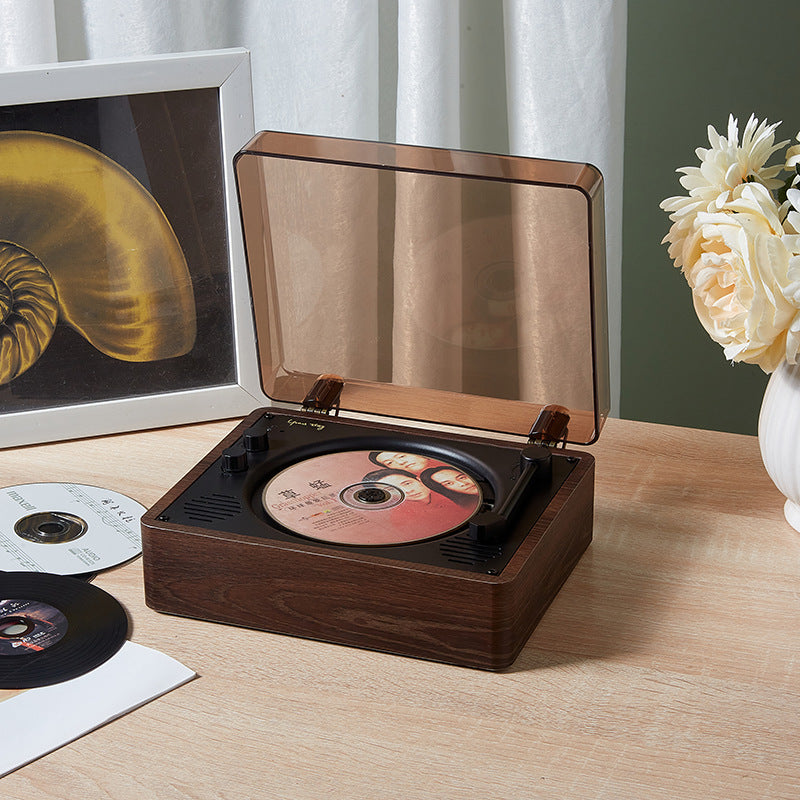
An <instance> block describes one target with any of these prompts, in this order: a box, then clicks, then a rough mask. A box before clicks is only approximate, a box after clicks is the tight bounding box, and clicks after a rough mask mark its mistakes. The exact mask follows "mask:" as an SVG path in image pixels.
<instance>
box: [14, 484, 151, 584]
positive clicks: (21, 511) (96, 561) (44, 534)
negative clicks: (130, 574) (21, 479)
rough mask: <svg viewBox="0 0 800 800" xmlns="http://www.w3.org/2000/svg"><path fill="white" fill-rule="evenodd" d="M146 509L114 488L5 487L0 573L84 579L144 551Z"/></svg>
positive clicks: (43, 485) (79, 485)
mask: <svg viewBox="0 0 800 800" xmlns="http://www.w3.org/2000/svg"><path fill="white" fill-rule="evenodd" d="M144 511H145V508H144V506H142V505H141V504H140V503H137V502H136V501H135V500H132V499H131V498H130V497H126V496H125V495H123V494H120V493H119V492H114V491H111V490H110V489H101V488H98V487H97V486H84V485H82V484H77V483H28V484H23V485H20V486H7V487H5V488H3V489H0V570H5V571H8V572H14V571H19V572H49V573H52V574H55V575H84V574H86V573H91V572H98V571H100V570H103V569H108V568H109V567H113V566H116V565H117V564H122V563H123V562H125V561H128V560H129V559H131V558H134V557H136V556H138V555H139V554H140V553H141V552H142V539H141V532H140V527H139V521H140V519H141V516H142V514H143V513H144Z"/></svg>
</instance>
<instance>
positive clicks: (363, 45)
mask: <svg viewBox="0 0 800 800" xmlns="http://www.w3.org/2000/svg"><path fill="white" fill-rule="evenodd" d="M626 16H627V2H626V0H562V2H559V3H554V2H552V0H0V66H2V67H5V68H13V67H14V66H18V65H23V64H35V63H48V62H53V61H57V60H60V61H71V60H82V59H97V58H115V57H119V56H131V55H144V54H149V53H165V52H182V51H191V50H204V49H215V48H221V47H231V46H242V47H246V48H248V49H249V50H250V52H251V58H252V71H253V92H254V108H255V119H256V126H257V128H262V129H278V130H288V131H296V132H304V133H315V134H320V135H333V136H344V137H352V138H362V139H383V140H394V141H398V142H407V143H412V144H424V145H431V146H444V147H452V148H463V149H474V150H483V151H490V152H511V153H514V154H520V155H532V156H539V157H544V158H556V159H565V160H571V161H588V162H590V163H593V164H594V165H596V166H597V167H599V168H600V170H601V171H602V172H603V175H604V178H605V192H606V237H607V243H608V248H607V253H608V295H609V340H610V353H611V389H612V414H614V413H616V411H617V409H618V393H619V351H620V314H621V231H622V152H623V149H622V148H623V122H624V90H625V87H624V75H625V71H624V70H625V41H626ZM0 105H2V98H0Z"/></svg>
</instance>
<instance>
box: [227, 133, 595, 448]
mask: <svg viewBox="0 0 800 800" xmlns="http://www.w3.org/2000/svg"><path fill="white" fill-rule="evenodd" d="M235 167H236V178H237V182H238V188H239V202H240V206H241V214H242V221H243V226H244V236H245V245H246V251H247V261H248V268H249V272H250V284H251V291H252V296H253V306H254V313H255V320H256V332H257V337H258V351H259V361H260V365H259V366H260V371H261V376H262V383H263V387H264V391H265V392H266V394H268V395H269V396H270V397H272V398H273V399H275V400H281V401H286V402H294V403H302V402H303V400H304V398H305V397H306V395H307V394H308V392H309V390H310V389H311V387H312V386H313V385H314V383H315V381H316V380H317V378H318V377H319V376H320V375H321V374H326V373H334V374H337V375H340V376H342V377H343V378H344V388H343V390H342V393H341V398H340V402H341V409H342V410H348V411H352V412H361V413H367V414H374V415H380V416H388V417H398V418H403V419H406V420H418V421H420V422H423V423H427V422H431V423H442V424H446V425H458V426H462V427H467V428H476V429H483V430H491V431H497V432H504V433H512V434H527V433H528V432H529V430H530V428H531V426H532V425H533V422H534V420H535V419H536V417H537V416H538V413H539V411H540V409H541V408H542V407H543V406H545V405H549V404H558V405H561V406H566V407H567V408H568V409H569V411H570V424H569V431H568V436H567V440H568V441H570V442H572V443H576V444H589V443H591V442H592V441H594V440H595V439H596V438H597V435H598V434H599V432H600V428H601V427H602V424H603V421H604V419H605V416H606V414H607V413H608V380H607V344H606V342H607V335H606V319H605V309H606V300H605V271H604V270H605V243H604V238H603V234H604V230H603V183H602V177H601V175H600V173H599V172H598V171H597V169H595V168H594V167H592V166H590V165H588V164H579V163H571V162H562V161H544V160H540V159H532V158H517V157H509V156H498V155H487V154H481V153H468V152H462V151H454V150H442V149H434V148H424V147H412V146H408V145H397V144H384V143H378V142H366V141H352V140H345V139H331V138H322V137H317V136H305V135H298V134H286V133H275V132H270V131H265V132H262V133H259V134H257V135H256V136H255V137H254V138H253V139H252V141H251V142H250V143H249V144H248V145H247V146H246V147H245V148H244V149H243V150H242V151H241V152H240V153H239V154H238V155H237V157H236V162H235Z"/></svg>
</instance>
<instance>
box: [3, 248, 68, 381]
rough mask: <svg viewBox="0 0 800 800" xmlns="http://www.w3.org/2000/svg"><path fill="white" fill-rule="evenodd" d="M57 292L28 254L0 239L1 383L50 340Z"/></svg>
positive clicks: (30, 361) (21, 369)
mask: <svg viewBox="0 0 800 800" xmlns="http://www.w3.org/2000/svg"><path fill="white" fill-rule="evenodd" d="M57 320H58V293H57V292H56V287H55V284H54V283H53V280H52V278H51V277H50V275H49V273H48V272H47V270H46V269H45V268H44V266H42V264H41V262H39V261H38V259H36V258H35V257H34V256H33V255H32V254H31V253H29V252H28V251H27V250H25V249H24V248H22V247H18V246H17V245H15V244H12V243H11V242H2V241H0V385H2V384H4V383H8V382H9V381H12V380H13V379H14V378H16V377H17V375H20V374H21V373H23V372H25V370H26V369H28V367H30V366H31V364H33V363H34V362H35V361H36V360H37V359H38V358H39V356H40V355H41V354H42V352H43V351H44V349H45V348H46V347H47V345H48V344H49V343H50V338H51V337H52V335H53V331H55V329H56V322H57Z"/></svg>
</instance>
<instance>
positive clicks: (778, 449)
mask: <svg viewBox="0 0 800 800" xmlns="http://www.w3.org/2000/svg"><path fill="white" fill-rule="evenodd" d="M758 443H759V445H760V447H761V458H762V460H763V461H764V466H765V467H766V469H767V472H768V473H769V476H770V478H772V480H773V482H774V483H775V485H776V486H777V487H778V489H780V491H781V493H782V494H783V495H784V497H786V503H785V505H784V507H783V513H784V516H785V517H786V521H787V522H788V523H789V524H790V525H791V526H792V527H793V528H794V529H795V530H796V531H800V364H795V365H791V364H787V363H786V362H785V361H783V362H782V363H781V364H780V366H779V367H778V368H777V369H776V370H775V372H773V373H772V375H771V377H770V379H769V383H767V390H766V392H764V399H763V400H762V402H761V413H760V414H759V417H758Z"/></svg>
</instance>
